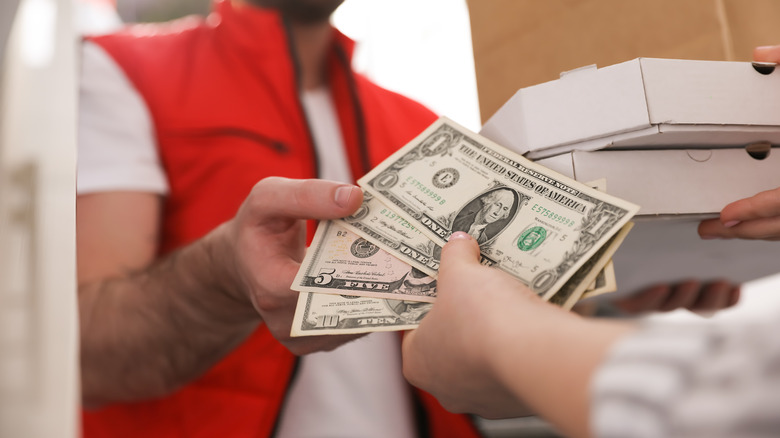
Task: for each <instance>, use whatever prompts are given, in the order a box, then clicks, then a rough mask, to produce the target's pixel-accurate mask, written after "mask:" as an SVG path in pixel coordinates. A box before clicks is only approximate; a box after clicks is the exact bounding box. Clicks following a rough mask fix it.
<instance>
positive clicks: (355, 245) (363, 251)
mask: <svg viewBox="0 0 780 438" xmlns="http://www.w3.org/2000/svg"><path fill="white" fill-rule="evenodd" d="M349 251H350V252H351V253H352V255H353V256H355V257H357V258H360V259H364V258H366V257H371V256H372V255H374V254H376V253H377V252H379V247H378V246H376V245H374V244H373V243H371V242H369V241H368V240H366V239H363V238H360V239H358V240H356V241H354V242H352V246H351V247H350V248H349Z"/></svg>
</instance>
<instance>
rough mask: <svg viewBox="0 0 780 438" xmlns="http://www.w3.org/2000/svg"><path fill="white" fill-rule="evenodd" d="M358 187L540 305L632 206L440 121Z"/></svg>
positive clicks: (623, 220)
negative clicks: (475, 256) (462, 249)
mask: <svg viewBox="0 0 780 438" xmlns="http://www.w3.org/2000/svg"><path fill="white" fill-rule="evenodd" d="M358 183H359V184H360V185H361V186H362V187H363V189H364V190H365V191H367V192H368V193H370V194H371V195H372V196H373V197H374V198H376V199H377V200H378V201H380V202H381V203H382V204H384V205H386V206H388V207H389V208H390V209H391V210H392V211H393V212H395V213H396V214H398V215H399V216H400V217H402V218H403V219H405V220H406V221H408V222H409V223H410V224H411V225H412V226H414V227H415V228H416V229H418V230H419V231H420V232H421V233H424V234H426V235H427V236H428V237H429V238H430V239H431V240H432V241H433V242H434V243H435V244H436V245H439V246H441V245H444V243H446V241H447V239H448V238H449V236H450V235H451V234H452V233H453V232H455V231H465V232H467V233H469V234H471V235H472V236H474V238H475V239H476V240H477V242H478V243H479V244H480V249H481V252H482V256H483V263H485V264H488V265H493V266H496V267H498V268H500V269H502V270H504V271H506V272H508V273H509V274H511V275H513V276H514V277H516V278H517V279H519V280H520V281H521V282H523V283H525V284H527V285H528V286H529V287H530V288H531V289H532V290H534V291H535V292H536V293H537V294H539V295H540V296H542V297H543V298H544V299H549V298H550V297H552V296H553V295H554V294H555V292H557V291H558V290H559V289H560V288H561V287H562V286H563V285H564V284H565V283H566V281H567V280H568V279H569V278H570V277H571V276H572V275H573V274H574V273H575V272H577V270H578V269H579V268H580V267H581V266H582V265H583V264H584V263H585V262H586V261H587V260H588V259H589V258H590V257H591V256H593V255H594V254H595V253H596V251H598V249H599V248H600V247H601V246H603V245H604V244H605V243H606V242H607V241H608V240H609V239H610V238H611V237H612V236H613V235H614V234H615V233H616V232H617V231H618V230H620V229H621V228H622V227H623V226H624V225H625V224H626V223H627V222H628V221H629V219H631V217H632V216H633V215H634V214H636V212H637V211H638V209H639V207H638V206H636V205H634V204H631V203H629V202H627V201H624V200H621V199H619V198H616V197H614V196H610V195H608V194H605V193H602V192H599V191H598V190H595V189H593V188H591V187H588V186H587V185H585V184H582V183H579V182H577V181H575V180H573V179H571V178H568V177H566V176H563V175H560V174H558V173H556V172H553V171H551V170H549V169H547V168H544V167H542V166H539V165H537V164H535V163H533V162H531V161H529V160H527V159H525V158H524V157H522V156H520V155H518V154H516V153H514V152H511V151H509V150H507V149H505V148H503V147H501V146H499V145H497V144H495V143H493V142H491V141H490V140H488V139H485V138H483V137H481V136H479V135H478V134H476V133H473V132H471V131H469V130H467V129H465V128H463V127H461V126H459V125H457V124H455V123H454V122H452V121H450V120H449V119H447V118H445V117H442V118H441V119H439V120H438V121H437V122H435V123H434V124H433V125H431V126H430V127H429V128H428V129H426V130H425V131H424V132H423V133H421V134H420V135H419V136H418V137H417V138H415V139H414V140H412V141H411V142H410V143H408V144H407V145H406V146H404V147H403V148H402V149H400V150H399V151H398V152H396V153H395V154H393V155H392V156H391V157H390V158H388V159H387V160H385V161H384V162H382V163H381V164H380V165H379V166H377V167H376V168H375V169H373V170H372V171H371V172H369V173H368V174H367V175H365V176H364V177H363V178H361V179H360V180H359V181H358Z"/></svg>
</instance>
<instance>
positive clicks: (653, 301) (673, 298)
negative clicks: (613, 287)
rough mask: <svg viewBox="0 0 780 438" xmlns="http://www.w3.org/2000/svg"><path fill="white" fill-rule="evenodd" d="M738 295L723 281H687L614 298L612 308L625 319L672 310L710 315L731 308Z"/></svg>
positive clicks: (737, 288) (738, 290) (733, 288)
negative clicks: (708, 313) (630, 316)
mask: <svg viewBox="0 0 780 438" xmlns="http://www.w3.org/2000/svg"><path fill="white" fill-rule="evenodd" d="M739 295H740V289H739V286H738V285H734V284H731V283H729V282H728V281H725V280H719V281H713V282H710V283H701V282H700V281H697V280H688V281H683V282H680V283H676V284H664V285H658V286H651V287H648V288H647V289H645V290H643V291H641V292H638V293H636V294H632V295H630V296H625V297H620V298H617V299H615V300H613V301H612V304H613V305H614V306H615V307H617V308H618V309H620V310H621V311H622V312H624V313H626V314H628V315H638V314H642V313H647V312H668V311H671V310H676V309H687V310H690V311H693V312H712V311H716V310H721V309H725V308H728V307H731V306H733V305H735V304H736V303H737V302H738V301H739Z"/></svg>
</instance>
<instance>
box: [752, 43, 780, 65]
mask: <svg viewBox="0 0 780 438" xmlns="http://www.w3.org/2000/svg"><path fill="white" fill-rule="evenodd" d="M753 60H755V61H759V62H780V45H778V46H761V47H756V48H755V49H753Z"/></svg>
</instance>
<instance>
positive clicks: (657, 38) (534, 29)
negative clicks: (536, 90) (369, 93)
mask: <svg viewBox="0 0 780 438" xmlns="http://www.w3.org/2000/svg"><path fill="white" fill-rule="evenodd" d="M467 3H468V7H469V13H470V17H471V31H472V40H473V49H474V62H475V68H476V77H477V89H478V93H479V102H480V113H481V116H482V120H483V122H484V121H485V120H487V119H488V118H489V117H490V116H492V115H493V113H494V112H495V111H496V110H497V109H498V108H499V107H500V106H501V105H503V104H504V102H506V101H507V100H508V99H509V98H510V97H511V96H512V95H513V94H514V93H515V92H516V91H517V90H519V89H520V88H524V87H528V86H531V85H534V84H539V83H542V82H547V81H550V80H553V79H557V78H558V75H559V73H560V72H564V71H569V70H572V69H575V68H578V67H581V66H585V65H590V64H596V65H598V66H608V65H613V64H617V63H620V62H624V61H627V60H630V59H634V58H639V57H652V58H674V59H700V60H716V61H750V60H752V50H753V48H754V47H755V46H760V45H769V44H778V43H780V25H778V17H780V1H776V0H654V1H644V2H643V1H625V0H489V1H486V0H467Z"/></svg>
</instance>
